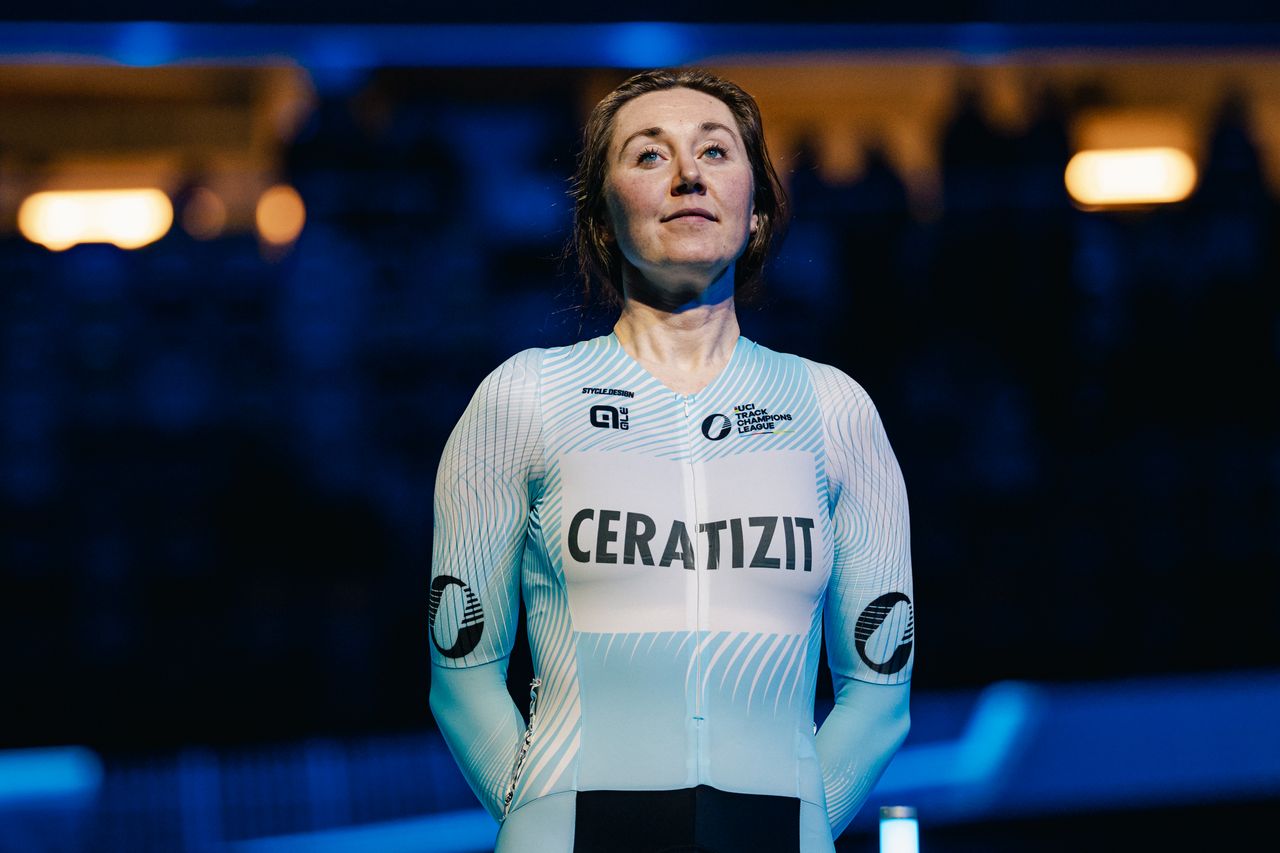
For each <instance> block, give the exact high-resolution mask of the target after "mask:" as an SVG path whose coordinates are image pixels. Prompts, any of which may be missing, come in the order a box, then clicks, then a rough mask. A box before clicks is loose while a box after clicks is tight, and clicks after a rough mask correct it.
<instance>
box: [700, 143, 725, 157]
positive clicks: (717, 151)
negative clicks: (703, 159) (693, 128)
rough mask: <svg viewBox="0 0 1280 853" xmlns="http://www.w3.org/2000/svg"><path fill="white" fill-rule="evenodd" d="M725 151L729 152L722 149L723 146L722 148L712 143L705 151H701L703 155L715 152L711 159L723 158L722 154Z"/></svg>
mask: <svg viewBox="0 0 1280 853" xmlns="http://www.w3.org/2000/svg"><path fill="white" fill-rule="evenodd" d="M727 153H729V152H727V151H725V150H724V148H722V147H721V146H719V145H712V146H709V147H708V148H707V150H706V151H703V152H702V154H703V156H708V155H711V154H715V156H714V157H712V159H713V160H723V159H724V155H725V154H727Z"/></svg>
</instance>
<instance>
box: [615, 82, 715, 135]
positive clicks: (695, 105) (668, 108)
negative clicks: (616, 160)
mask: <svg viewBox="0 0 1280 853" xmlns="http://www.w3.org/2000/svg"><path fill="white" fill-rule="evenodd" d="M709 121H714V122H719V123H720V124H723V125H725V126H726V127H731V128H733V129H734V130H735V131H737V132H738V133H739V134H741V128H739V127H738V122H737V120H736V119H734V117H733V113H732V112H731V111H730V110H729V106H728V105H727V104H726V103H725V102H724V101H722V100H720V99H719V98H717V97H715V96H714V95H708V94H707V93H706V92H699V91H696V90H694V89H663V90H662V91H660V92H647V93H645V94H643V95H640V96H639V97H636V98H632V99H631V100H630V101H627V102H626V103H625V104H623V105H622V107H621V108H620V109H619V110H618V114H617V116H616V117H615V118H614V121H613V139H612V140H611V143H610V145H611V147H614V148H616V147H617V146H618V145H621V144H622V141H623V140H624V139H626V138H627V137H628V136H630V135H631V134H633V133H635V132H636V131H639V130H646V129H648V128H651V127H659V128H662V129H663V130H664V131H667V132H668V133H671V132H675V131H681V130H690V129H694V128H698V127H701V126H702V124H703V123H704V122H709Z"/></svg>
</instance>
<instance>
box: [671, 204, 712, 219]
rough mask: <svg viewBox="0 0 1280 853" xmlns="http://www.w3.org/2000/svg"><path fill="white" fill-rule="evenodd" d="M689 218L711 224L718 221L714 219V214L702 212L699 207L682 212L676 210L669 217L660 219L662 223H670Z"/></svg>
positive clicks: (706, 211)
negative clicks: (706, 221) (704, 220)
mask: <svg viewBox="0 0 1280 853" xmlns="http://www.w3.org/2000/svg"><path fill="white" fill-rule="evenodd" d="M689 216H692V217H697V218H701V219H706V220H709V221H711V222H718V221H719V220H718V219H716V217H715V214H713V213H712V212H711V211H709V210H704V209H702V208H701V207H686V208H684V209H683V210H677V211H676V212H675V213H672V214H670V215H669V216H664V217H662V221H663V222H672V221H674V220H676V219H684V218H685V217H689Z"/></svg>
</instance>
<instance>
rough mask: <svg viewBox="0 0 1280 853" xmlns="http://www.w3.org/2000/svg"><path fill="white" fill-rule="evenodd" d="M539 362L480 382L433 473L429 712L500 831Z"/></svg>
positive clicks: (514, 363)
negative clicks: (509, 677) (509, 681)
mask: <svg viewBox="0 0 1280 853" xmlns="http://www.w3.org/2000/svg"><path fill="white" fill-rule="evenodd" d="M541 355H542V354H541V351H540V350H525V351H524V352H522V353H519V354H517V355H515V356H513V357H512V358H510V359H508V360H507V361H506V362H504V363H503V364H502V365H501V366H500V367H499V368H498V369H497V370H495V371H494V372H493V373H491V374H489V376H488V377H486V378H485V380H484V381H483V382H482V383H480V388H479V389H478V390H477V391H476V393H475V396H474V397H472V399H471V402H470V404H469V405H468V406H467V408H466V411H465V412H463V414H462V418H461V419H460V420H459V421H458V424H457V426H455V427H454V429H453V433H452V434H451V435H450V436H449V441H448V442H447V443H446V444H445V448H444V454H443V456H442V457H441V460H440V468H439V471H438V472H437V474H436V488H435V527H434V532H433V544H432V559H431V588H430V600H429V603H428V619H427V621H428V630H429V633H430V643H431V698H430V703H431V712H432V714H433V715H434V717H435V720H436V724H437V725H438V726H439V727H440V732H441V734H442V735H443V736H444V739H445V742H446V743H447V744H448V746H449V751H450V752H451V753H452V754H453V757H454V759H455V760H456V761H457V762H458V766H459V768H460V769H461V770H462V775H463V776H464V777H465V778H466V780H467V782H468V784H470V785H471V789H472V790H473V791H475V794H476V796H477V797H478V798H479V799H480V802H481V804H483V805H484V807H485V809H486V810H488V812H489V813H490V814H491V815H493V817H494V818H495V819H498V820H501V819H502V810H503V797H504V795H505V793H506V788H507V783H508V781H509V779H510V775H511V767H512V763H513V761H514V760H515V756H516V752H517V750H518V749H519V745H520V742H521V740H522V739H523V737H524V727H525V723H524V719H523V718H522V717H521V716H520V712H519V710H517V709H516V706H515V703H514V702H512V701H511V696H510V695H509V694H508V693H507V685H506V676H507V660H508V658H509V657H510V655H511V647H512V644H513V642H514V640H515V632H516V625H517V623H518V617H519V614H520V565H521V561H522V558H523V555H524V543H525V536H526V534H527V530H528V521H529V506H530V504H531V502H532V500H533V499H534V489H535V486H536V484H537V483H538V482H539V479H540V478H539V466H540V464H541V421H540V415H539V413H538V372H539V366H540V364H541Z"/></svg>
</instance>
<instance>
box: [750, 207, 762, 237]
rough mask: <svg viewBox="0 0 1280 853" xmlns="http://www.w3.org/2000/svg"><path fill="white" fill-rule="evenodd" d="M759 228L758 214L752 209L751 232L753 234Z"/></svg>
mask: <svg viewBox="0 0 1280 853" xmlns="http://www.w3.org/2000/svg"><path fill="white" fill-rule="evenodd" d="M759 230H760V214H758V213H756V212H755V210H754V209H753V210H752V211H751V233H752V234H755V233H756V232H757V231H759Z"/></svg>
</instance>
